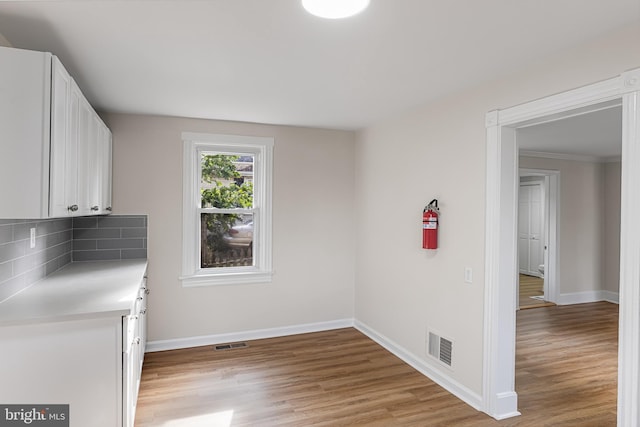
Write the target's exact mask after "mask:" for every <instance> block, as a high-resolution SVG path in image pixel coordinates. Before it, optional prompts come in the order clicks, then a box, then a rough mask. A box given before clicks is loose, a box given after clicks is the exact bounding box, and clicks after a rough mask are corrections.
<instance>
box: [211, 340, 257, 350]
mask: <svg viewBox="0 0 640 427" xmlns="http://www.w3.org/2000/svg"><path fill="white" fill-rule="evenodd" d="M247 347H249V344H247V343H246V342H234V343H231V344H218V345H215V346H214V347H213V349H214V350H216V351H220V350H235V349H237V348H247Z"/></svg>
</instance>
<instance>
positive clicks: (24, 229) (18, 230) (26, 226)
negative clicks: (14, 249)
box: [13, 222, 37, 241]
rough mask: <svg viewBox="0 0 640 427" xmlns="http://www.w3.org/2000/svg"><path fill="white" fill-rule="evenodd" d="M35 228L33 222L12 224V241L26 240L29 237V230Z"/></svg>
mask: <svg viewBox="0 0 640 427" xmlns="http://www.w3.org/2000/svg"><path fill="white" fill-rule="evenodd" d="M32 228H37V226H36V223H35V222H25V223H21V224H14V226H13V240H14V241H15V240H27V239H29V238H30V237H31V229H32Z"/></svg>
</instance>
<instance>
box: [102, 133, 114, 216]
mask: <svg viewBox="0 0 640 427" xmlns="http://www.w3.org/2000/svg"><path fill="white" fill-rule="evenodd" d="M100 145H101V146H100V158H99V162H100V213H101V214H110V213H111V188H112V185H111V182H112V171H111V168H112V163H111V151H112V147H113V144H112V139H111V131H110V130H109V128H107V127H106V126H105V125H104V124H102V126H101V132H100Z"/></svg>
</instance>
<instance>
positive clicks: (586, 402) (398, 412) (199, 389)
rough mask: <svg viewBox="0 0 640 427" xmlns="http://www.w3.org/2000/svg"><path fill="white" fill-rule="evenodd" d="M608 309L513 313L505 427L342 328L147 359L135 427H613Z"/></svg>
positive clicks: (611, 313)
mask: <svg viewBox="0 0 640 427" xmlns="http://www.w3.org/2000/svg"><path fill="white" fill-rule="evenodd" d="M617 308H618V307H617V305H614V304H609V303H595V304H581V305H577V306H560V307H555V306H554V307H545V308H539V309H536V310H523V311H519V312H518V314H517V340H516V341H517V343H516V345H517V354H516V371H517V372H516V390H517V391H518V395H519V409H520V411H521V412H522V416H520V417H516V418H511V419H508V420H502V421H496V420H494V419H492V418H490V417H488V416H487V415H485V414H483V413H481V412H478V411H476V410H474V409H473V408H471V407H469V406H468V405H466V404H464V403H463V402H462V401H460V400H459V399H457V398H456V397H454V396H453V395H451V394H450V393H448V392H447V391H446V390H444V389H442V388H441V387H440V386H438V385H437V384H435V383H433V382H432V381H430V380H429V379H427V378H426V377H424V376H423V375H421V374H420V373H418V372H417V371H415V370H414V369H413V368H411V367H410V366H408V365H406V364H405V363H403V362H402V361H400V360H399V359H397V358H396V357H395V356H393V355H392V354H391V353H389V352H387V351H386V350H385V349H384V348H382V347H380V346H379V345H378V344H376V343H375V342H373V341H372V340H370V339H369V338H367V337H366V336H364V335H363V334H361V333H360V332H358V331H357V330H355V329H353V328H347V329H340V330H335V331H327V332H318V333H313V334H304V335H297V336H291V337H282V338H273V339H266V340H256V341H251V342H249V347H247V348H243V349H236V350H228V351H214V350H213V347H212V346H208V347H198V348H192V349H185V350H174V351H165V352H158V353H149V354H147V355H146V357H145V363H144V369H143V374H142V375H143V376H142V382H141V386H140V397H139V400H138V409H137V414H136V426H137V427H150V426H153V427H163V426H164V427H176V426H180V427H200V426H207V427H210V426H215V425H225V426H229V427H231V426H233V427H239V426H260V427H262V426H266V427H268V426H296V427H297V426H305V427H306V426H373V427H375V426H456V427H485V426H486V427H491V426H514V427H516V426H536V427H537V426H600V427H605V426H615V422H616V394H617V319H618V311H617ZM216 420H218V421H225V422H223V423H222V424H216V423H215V422H214V421H216Z"/></svg>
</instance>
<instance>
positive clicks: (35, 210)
mask: <svg viewBox="0 0 640 427" xmlns="http://www.w3.org/2000/svg"><path fill="white" fill-rule="evenodd" d="M50 109H51V54H50V53H42V52H33V51H27V50H22V49H12V48H8V47H0V195H2V199H1V201H0V218H47V217H48V216H49V138H50V133H49V132H50V128H51V126H50V124H51V122H50V120H51V110H50Z"/></svg>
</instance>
